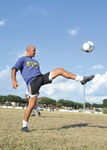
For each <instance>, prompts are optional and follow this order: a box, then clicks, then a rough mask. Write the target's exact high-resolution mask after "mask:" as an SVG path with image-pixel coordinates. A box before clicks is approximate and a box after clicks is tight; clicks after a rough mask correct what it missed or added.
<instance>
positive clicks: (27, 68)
mask: <svg viewBox="0 0 107 150" xmlns="http://www.w3.org/2000/svg"><path fill="white" fill-rule="evenodd" d="M35 54H36V47H35V46H33V45H29V46H27V48H26V56H24V57H21V58H19V60H18V61H17V63H16V64H15V65H14V66H13V68H12V74H11V76H12V87H13V88H14V89H16V88H17V87H18V86H19V85H18V82H17V79H16V73H17V71H18V70H20V72H21V75H22V77H23V79H24V80H25V82H26V85H27V88H28V92H29V93H30V99H29V104H28V107H27V108H26V110H25V113H24V118H23V126H22V129H21V131H23V132H29V129H28V120H29V117H30V114H31V112H32V109H33V107H34V105H35V103H36V101H37V96H38V94H39V89H40V87H41V86H42V85H45V84H49V83H52V80H53V79H55V78H56V77H58V76H63V77H64V78H67V79H72V80H76V81H80V82H81V84H83V85H84V84H86V83H87V82H88V81H90V80H92V79H93V78H94V75H91V76H88V77H82V76H76V75H75V74H73V73H71V72H68V71H66V70H64V69H63V68H56V69H55V70H52V71H50V72H48V73H46V74H44V75H43V74H42V73H41V71H40V67H39V63H38V61H37V60H35V59H33V57H34V56H35Z"/></svg>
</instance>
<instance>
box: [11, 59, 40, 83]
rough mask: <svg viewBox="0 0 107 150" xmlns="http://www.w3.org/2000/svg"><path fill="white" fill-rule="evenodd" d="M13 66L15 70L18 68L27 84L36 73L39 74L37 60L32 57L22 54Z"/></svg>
mask: <svg viewBox="0 0 107 150" xmlns="http://www.w3.org/2000/svg"><path fill="white" fill-rule="evenodd" d="M13 68H16V70H17V71H18V70H20V72H21V75H22V77H23V79H24V80H25V82H26V84H27V85H29V84H30V83H31V81H32V80H33V79H35V78H36V77H37V76H38V75H41V71H40V67H39V63H38V61H36V60H34V59H33V58H32V57H28V56H24V57H21V58H19V60H18V61H17V63H16V64H15V65H14V66H13Z"/></svg>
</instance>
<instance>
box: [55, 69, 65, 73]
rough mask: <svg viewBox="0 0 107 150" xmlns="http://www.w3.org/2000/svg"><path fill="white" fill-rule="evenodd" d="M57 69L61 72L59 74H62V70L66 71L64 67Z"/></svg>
mask: <svg viewBox="0 0 107 150" xmlns="http://www.w3.org/2000/svg"><path fill="white" fill-rule="evenodd" d="M56 70H57V71H58V72H59V74H62V72H63V71H64V69H63V68H57V69H56Z"/></svg>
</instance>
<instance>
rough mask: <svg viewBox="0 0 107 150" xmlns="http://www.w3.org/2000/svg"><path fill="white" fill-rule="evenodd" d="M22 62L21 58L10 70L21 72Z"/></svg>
mask: <svg viewBox="0 0 107 150" xmlns="http://www.w3.org/2000/svg"><path fill="white" fill-rule="evenodd" d="M23 62H24V61H23V57H21V58H19V59H18V61H17V62H16V64H15V65H14V66H13V67H12V69H13V68H15V69H16V70H17V71H18V70H22V68H23Z"/></svg>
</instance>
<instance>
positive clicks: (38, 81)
mask: <svg viewBox="0 0 107 150" xmlns="http://www.w3.org/2000/svg"><path fill="white" fill-rule="evenodd" d="M49 74H50V72H48V73H46V74H44V75H43V74H42V75H39V76H38V77H37V78H35V79H34V80H32V82H31V83H30V85H29V86H28V92H29V94H30V96H32V97H33V96H36V95H38V94H39V89H40V87H41V86H42V85H45V84H49V83H52V80H49Z"/></svg>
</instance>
